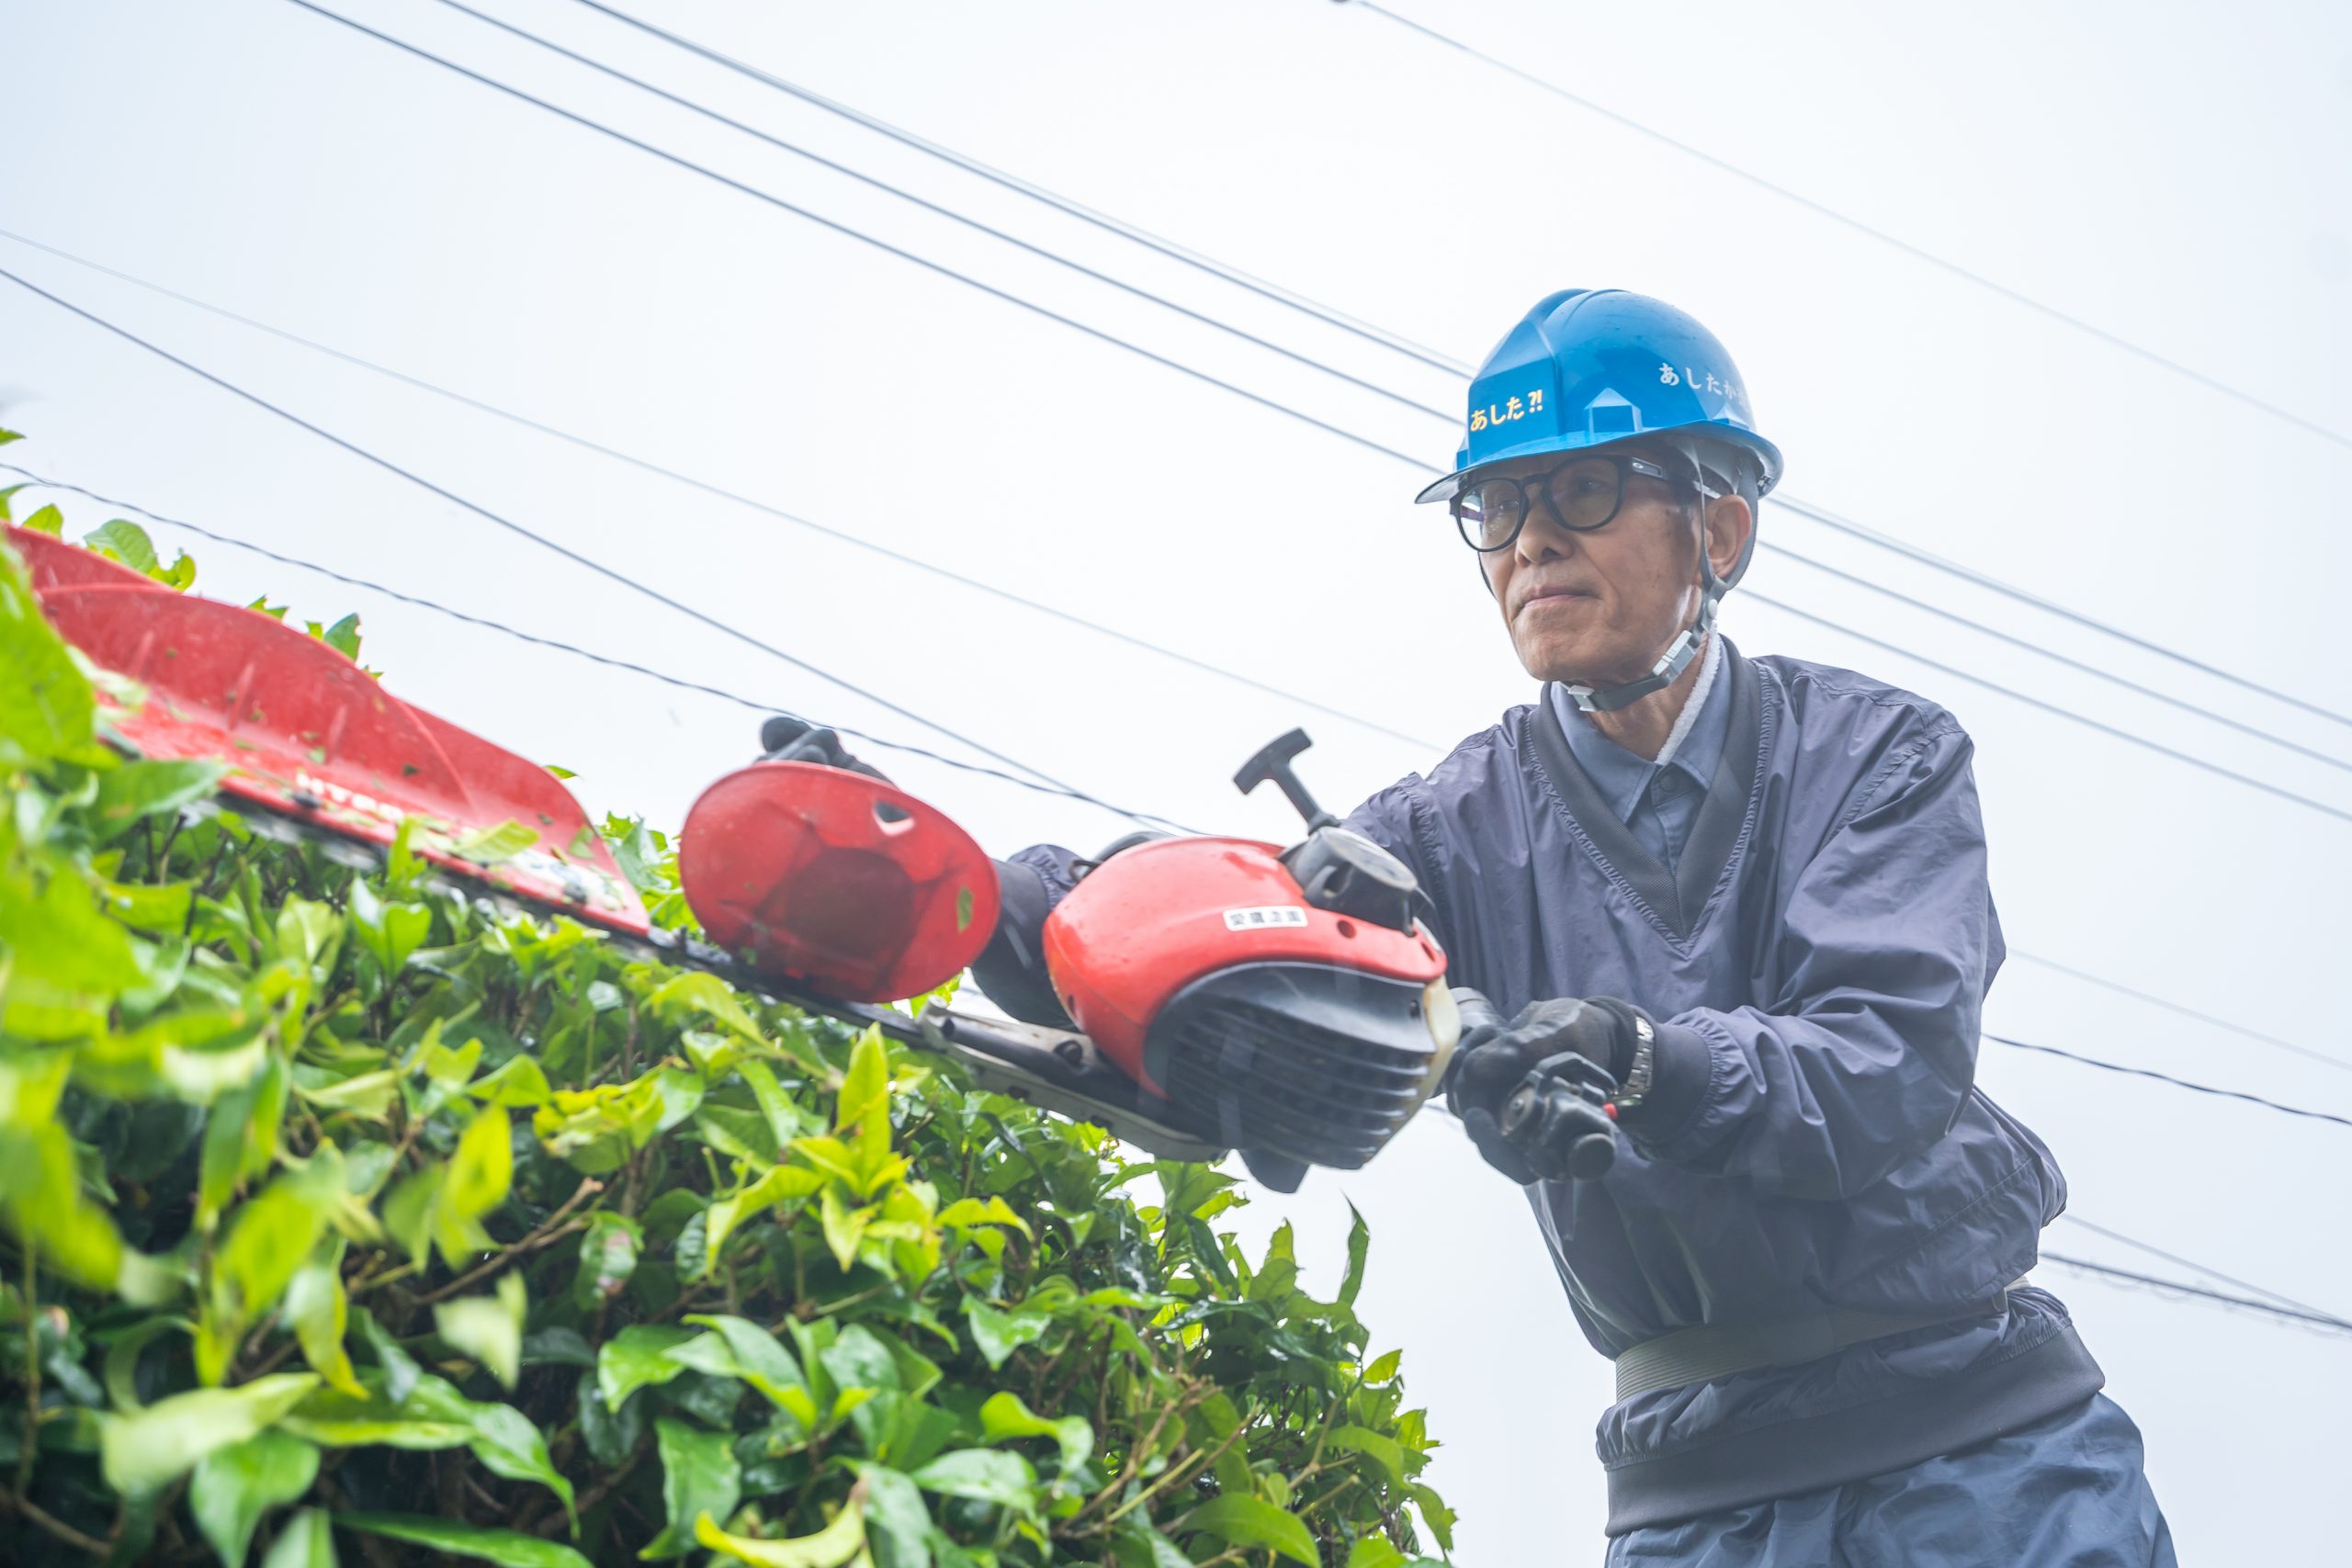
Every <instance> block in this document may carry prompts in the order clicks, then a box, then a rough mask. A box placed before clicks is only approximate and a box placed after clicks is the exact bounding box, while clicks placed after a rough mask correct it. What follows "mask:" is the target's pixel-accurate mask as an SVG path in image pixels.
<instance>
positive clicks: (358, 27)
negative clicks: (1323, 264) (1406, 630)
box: [287, 0, 2352, 822]
mask: <svg viewBox="0 0 2352 1568" xmlns="http://www.w3.org/2000/svg"><path fill="white" fill-rule="evenodd" d="M287 3H288V4H289V5H293V6H300V7H301V8H302V9H303V10H306V11H310V12H313V13H315V14H316V15H318V16H320V17H325V18H327V19H329V20H331V21H336V22H341V23H342V24H343V25H345V27H348V28H352V29H353V30H355V31H356V32H359V33H363V34H365V35H367V36H368V37H369V38H373V39H378V40H379V41H380V42H383V43H387V44H390V45H391V46H392V47H394V48H396V49H399V50H401V51H404V52H407V53H410V54H413V55H415V56H416V57H417V58H419V59H422V60H425V61H429V62H432V63H434V64H436V65H440V66H442V67H444V68H445V69H447V70H449V71H451V72H454V73H457V74H458V75H461V76H465V77H467V78H469V79H470V80H472V81H475V82H478V83H481V85H485V86H488V87H492V88H493V89H495V90H497V91H499V92H503V93H505V94H508V95H509V96H513V97H515V98H517V99H520V100H521V101H523V102H525V103H528V104H531V105H534V106H536V107H539V108H543V109H545V110H547V111H548V112H549V113H551V114H555V115H558V116H560V117H561V118H564V119H567V120H570V121H571V122H573V123H574V124H577V125H580V126H582V127H583V128H585V129H588V130H595V131H599V132H601V133H602V134H604V135H605V136H608V137H611V138H612V139H614V140H615V141H620V142H622V143H624V144H625V145H628V146H631V147H635V148H638V149H639V150H640V151H642V152H648V153H650V154H651V155H653V156H655V157H658V158H661V159H662V160H664V161H665V162H668V163H672V164H676V165H678V166H679V167H681V168H684V169H687V170H690V171H692V172H694V173H695V174H699V175H704V176H706V177H707V178H709V179H712V180H715V181H717V182H718V183H719V184H721V185H724V186H728V187H729V188H731V189H734V190H737V191H741V192H742V193H743V194H745V195H748V196H751V197H755V198H757V199H759V200H762V201H764V202H768V203H770V204H771V205H774V206H775V207H778V208H780V209H784V210H786V211H787V212H790V213H793V214H794V215H796V216H797V217H801V218H805V219H808V220H810V221H812V222H815V223H818V224H820V225H821V226H823V227H825V228H827V229H831V230H832V231H836V232H839V233H842V234H845V235H848V236H850V237H852V238H855V239H857V240H860V241H862V242H864V243H867V244H870V245H873V246H875V247H876V248H877V249H880V250H882V251H884V252H886V253H888V254H891V255H895V256H898V257H900V258H901V259H903V260H907V261H910V262H912V263H914V264H915V265H919V266H922V267H924V268H926V269H928V270H930V271H933V272H936V273H939V274H941V275H942V276H947V277H950V278H953V279H955V280H956V281H958V282H962V283H966V284H968V285H970V286H971V287H972V288H977V289H979V290H981V291H982V292H984V293H986V294H989V295H990V296H991V297H993V298H996V299H1002V300H1005V301H1007V302H1009V303H1012V304H1015V305H1018V306H1020V307H1021V308H1023V309H1024V310H1032V311H1035V313H1037V314H1039V315H1042V316H1045V317H1046V318H1047V319H1048V320H1051V321H1057V322H1059V323H1061V324H1062V325H1065V326H1068V327H1071V328H1073V329H1074V330H1076V331H1079V332H1081V333H1086V334H1087V335H1088V336H1090V337H1094V338H1097V339H1100V340H1101V341H1103V342H1105V343H1109V344H1114V345H1116V346H1118V347H1121V348H1125V349H1127V350H1129V351H1130V352H1132V353H1135V354H1136V355H1141V356H1142V357H1144V358H1146V359H1148V360H1151V361H1152V362H1154V363H1156V364H1159V365H1161V366H1164V367H1168V368H1170V369H1173V370H1177V371H1179V372H1181V373H1182V374H1184V375H1187V376H1190V377H1193V378H1196V379H1198V380H1202V381H1205V382H1207V383H1209V384H1210V385H1212V386H1215V387H1217V388H1219V389H1222V390H1225V391H1228V392H1231V393H1233V394H1234V395H1235V396H1237V397H1240V398H1244V399H1247V400H1250V402H1253V403H1256V404H1258V405H1259V406H1260V407H1261V408H1267V409H1271V410H1273V411H1274V412H1278V413H1282V414H1285V415H1287V416H1288V417H1290V418H1292V419H1295V420H1298V421H1300V422H1301V423H1306V424H1309V425H1312V426H1314V427H1315V428H1317V429H1319V430H1322V431H1325V432H1327V433H1329V434H1334V435H1338V436H1340V438H1341V439H1343V440H1346V441H1349V442H1351V443H1353V444H1354V445H1356V446H1363V447H1367V448H1369V449H1371V450H1373V451H1375V452H1378V453H1380V454H1382V455H1383V456H1385V457H1392V458H1395V459H1396V460H1397V461H1398V462H1401V463H1405V464H1407V465H1408V466H1410V467H1412V468H1417V469H1419V470H1420V471H1422V472H1425V473H1434V472H1438V471H1440V470H1437V469H1435V468H1432V467H1431V466H1430V465H1429V464H1428V463H1425V462H1423V461H1422V460H1421V459H1419V458H1418V457H1412V456H1411V455H1409V454H1408V453H1405V452H1401V451H1399V450H1397V448H1395V447H1393V446H1387V445H1385V444H1384V443H1382V442H1379V441H1376V440H1374V439H1373V438H1372V437H1370V436H1366V435H1363V434H1358V433H1356V432H1354V431H1351V430H1349V429H1347V428H1346V427H1344V426H1342V425H1338V424H1334V423H1331V422H1329V421H1328V420H1324V419H1319V418H1317V417H1316V416H1314V415H1312V414H1309V413H1306V412H1304V411H1302V410H1299V409H1295V408H1292V407H1290V406H1288V405H1286V404H1283V403H1281V402H1278V401H1276V400H1273V399H1271V398H1268V397H1265V396H1262V395H1261V394H1260V393H1257V392H1253V391H1250V389H1247V388H1244V387H1241V386H1238V385H1237V384H1236V383H1234V382H1231V381H1227V380H1224V379H1223V378H1218V377H1216V376H1212V375H1210V374H1208V373H1207V372H1205V371H1203V370H1198V369H1195V368H1193V367H1191V366H1188V365H1185V364H1183V363H1182V361H1179V360H1175V359H1170V358H1169V357H1168V356H1167V355H1161V354H1159V353H1156V352H1154V351H1152V350H1150V349H1148V348H1145V347H1143V346H1142V345H1141V344H1136V343H1134V342H1131V341H1130V340H1128V339H1125V338H1122V337H1119V336H1117V335H1116V334H1114V333H1106V332H1104V331H1103V330H1102V329H1100V328H1097V327H1092V326H1089V325H1087V324H1086V323H1084V322H1082V321H1077V320H1075V319H1074V318H1072V317H1069V316H1065V315H1063V314H1061V313H1060V312H1058V311H1056V310H1048V309H1046V307H1044V306H1042V305H1037V304H1035V303H1033V302H1031V301H1029V300H1026V299H1022V298H1021V297H1020V296H1018V295H1015V294H1012V293H1009V292H1007V291H1006V290H1004V289H1001V288H996V287H995V286H994V285H991V284H987V283H983V282H981V281H980V280H979V279H978V278H975V277H972V276H968V275H967V274H965V273H961V272H957V271H956V270H955V269H954V268H952V267H947V266H944V265H942V264H940V263H938V262H934V261H932V260H930V259H929V258H928V257H924V256H921V255H918V254H915V253H914V252H911V251H908V250H905V249H903V248H901V247H899V246H897V245H893V244H890V243H888V242H886V241H882V240H878V239H876V238H874V237H873V236H871V235H868V234H865V233H864V232H863V231H859V230H857V229H855V228H854V227H852V226H850V225H848V224H844V223H841V222H838V221H836V220H832V219H829V218H824V217H821V216H820V215H818V214H816V213H814V212H811V211H809V210H808V209H805V208H801V207H798V206H796V205H795V204H793V203H791V202H788V201H786V200H785V199H784V198H782V197H777V196H774V195H772V194H770V193H768V192H766V191H763V190H761V189H759V188H758V187H757V186H751V185H746V184H744V183H743V182H742V181H740V180H736V179H733V178H731V177H730V176H729V175H722V174H719V173H718V172H717V171H716V170H713V169H709V168H707V167H705V166H704V165H702V164H696V163H694V162H693V161H691V160H689V159H686V158H683V157H681V156H679V155H678V154H676V153H673V152H666V151H664V150H662V149H661V148H659V147H656V146H654V145H652V144H651V143H650V142H647V141H640V140H639V139H638V138H636V137H633V136H630V135H628V133H627V132H625V131H621V130H616V129H614V128H613V127H611V126H607V125H605V124H604V123H602V122H601V121H598V120H595V119H593V118H589V117H587V116H585V115H582V114H579V113H576V112H574V111H573V110H571V109H567V108H563V107H560V106H559V105H556V104H554V103H551V102H549V101H548V100H547V99H544V98H539V97H535V96H532V95H530V94H528V93H526V92H524V91H523V90H521V89H520V88H517V87H513V86H509V85H506V84H504V83H503V82H500V81H497V80H496V79H494V78H492V77H490V76H487V75H484V74H482V73H480V72H477V71H474V70H471V69H469V68H468V67H466V66H463V65H459V64H458V63H456V62H453V61H449V60H447V59H444V58H443V57H442V56H440V55H437V54H434V53H432V52H430V51H426V50H423V49H420V48H418V47H417V46H415V45H413V44H410V43H407V42H404V41H402V40H401V39H396V38H393V37H391V36H390V35H389V34H386V33H381V32H378V31H377V30H376V29H375V28H369V27H367V26H365V25H363V24H361V23H359V22H356V21H354V20H352V19H351V18H350V17H344V16H341V15H339V14H337V13H335V12H334V11H330V10H328V9H326V8H325V7H323V6H318V5H316V4H313V0H287ZM1747 592H1748V596H1749V597H1750V598H1753V599H1756V600H1758V601H1759V602H1761V603H1764V604H1772V605H1774V606H1776V607H1779V608H1781V609H1783V610H1786V611H1787V612H1788V613H1790V614H1792V615H1797V616H1799V617H1800V618H1803V619H1805V620H1809V621H1814V622H1817V623H1819V624H1820V625H1823V626H1830V627H1833V628H1835V629H1838V630H1845V631H1848V633H1849V635H1850V636H1853V637H1858V638H1860V639H1861V640H1862V641H1865V642H1869V643H1871V644H1873V645H1874V646H1878V647H1882V648H1885V649H1889V650H1891V651H1894V652H1896V653H1902V654H1904V655H1905V656H1906V657H1908V658H1911V659H1913V660H1917V662H1919V663H1921V664H1924V665H1927V666H1928V667H1929V668H1931V669H1937V670H1941V671H1947V672H1949V673H1951V674H1955V675H1958V676H1960V678H1962V679H1963V680H1968V681H1971V682H1974V683H1976V684H1978V685H1982V686H1985V687H1986V688H1987V689H1989V690H1993V691H1996V692H2000V693H2002V694H2005V695H2007V696H2011V697H2013V698H2015V699H2017V700H2018V701H2020V702H2024V703H2027V704H2029V705H2032V706H2035V707H2039V708H2041V709H2042V710H2044V711H2045V712H2048V713H2052V714H2055V715H2057V716H2061V717H2066V718H2072V719H2074V720H2075V722H2077V723H2079V724H2082V725H2085V726H2086V727H2088V728H2092V729H2096V730H2098V731H2099V732H2100V733H2102V734H2106V735H2110V736H2113V737H2116V738H2118V739H2125V740H2129V741H2131V743H2133V744H2134V745H2139V746H2143V747H2145V748H2147V749H2149V750H2154V751H2156V752H2158V753H2159V754H2162V755H2165V756H2169V757H2173V758H2175V759H2177V760H2179V761H2185V762H2188V764H2189V765H2191V766H2193V767H2197V768H2200V769H2203V770H2204V771H2206V772H2208V773H2214V774H2216V775H2218V776H2220V777H2222V778H2226V779H2232V780H2234V781H2236V782H2238V783H2240V784H2245V785H2247V786H2249V787H2250V788H2254V789H2257V790H2260V791H2262V792H2263V793H2265V794H2267V795H2275V796H2277V797H2278V798H2280V799H2282V800H2289V801H2292V802H2294V803H2296V804H2298V805H2301V806H2304V807H2309V808H2311V809H2312V810H2314V811H2317V812H2320V813H2321V814H2323V815H2324V816H2328V817H2333V818H2337V819H2338V820H2341V821H2346V822H2352V811H2346V810H2344V809H2342V808H2340V807H2334V806H2330V805H2327V804H2326V803H2325V802H2323V801H2320V800H2316V799H2314V798H2312V796H2310V795H2301V794H2298V793H2296V792H2295V791H2293V790H2290V789H2287V788H2285V787H2283V786H2281V785H2278V784H2271V783H2269V782H2267V781H2266V780H2262V779H2257V778H2255V777H2254V776H2252V775H2251V774H2247V773H2238V772H2236V771H2234V770H2233V769H2229V768H2225V767H2222V765H2221V764H2219V763H2217V762H2212V761H2207V760H2205V759H2204V758H2201V757H2198V756H2196V755H2194V754H2193V753H2190V752H2187V751H2182V750H2177V749H2176V748H2173V747H2169V746H2165V745H2164V744H2163V743H2162V742H2160V741H2155V740H2151V739H2147V738H2145V737H2143V736H2141V735H2138V734H2136V733H2134V732H2132V731H2131V730H2126V729H2122V728H2118V727H2116V726H2114V725H2109V724H2106V723H2103V722H2102V721H2100V720H2098V719H2094V718H2091V717H2089V716H2086V715H2083V714H2078V713H2076V712H2075V711H2074V710H2072V709H2070V708H2067V707H2064V706H2063V705H2059V704H2056V703H2052V702H2049V701H2047V700H2045V699H2042V698H2040V697H2034V696H2030V695H2028V694H2025V693H2022V692H2018V691H2016V690H2014V689H2013V688H2010V687H2007V686H2002V685H2000V684H1998V683H1996V682H1990V681H1986V680H1985V679H1984V678H1982V677H1980V676H1974V675H1970V674H1967V673H1966V672H1965V671H1959V670H1957V669H1954V668H1953V667H1952V666H1951V665H1948V664H1944V663H1942V662H1940V661H1939V660H1934V659H1930V658H1928V656H1927V655H1925V654H1919V653H1914V652H1911V651H1910V650H1908V649H1904V648H1902V647H1901V646H1900V645H1897V644H1894V643H1889V642H1886V641H1884V640H1883V639H1881V638H1876V637H1869V636H1867V635H1866V634H1863V633H1860V632H1854V631H1851V630H1850V629H1849V628H1847V627H1845V626H1842V624H1840V623H1838V622H1835V621H1832V620H1829V619H1828V618H1827V617H1826V616H1822V615H1815V614H1813V613H1812V612H1810V611H1805V610H1800V609H1797V608H1796V607H1795V606H1793V605H1790V604H1785V603H1784V602H1782V601H1779V600H1775V599H1772V598H1770V597H1769V596H1767V595H1765V594H1763V593H1761V592H1758V591H1757V590H1754V589H1750V590H1748V591H1747Z"/></svg>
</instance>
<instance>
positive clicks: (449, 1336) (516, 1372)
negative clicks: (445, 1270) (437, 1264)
mask: <svg viewBox="0 0 2352 1568" xmlns="http://www.w3.org/2000/svg"><path fill="white" fill-rule="evenodd" d="M524 1289H525V1287H524V1284H523V1276H522V1274H521V1272H520V1271H519V1270H515V1269H509V1270H507V1271H506V1272H505V1273H503V1274H502V1275H500V1276H499V1277H498V1285H497V1288H496V1292H495V1293H494V1294H492V1295H487V1296H460V1297H458V1299H457V1300H455V1301H447V1302H439V1303H435V1305H434V1308H433V1331H434V1332H435V1334H438V1335H439V1336H441V1337H442V1338H443V1339H445V1340H447V1341H448V1343H449V1346H450V1348H452V1349H455V1350H458V1351H461V1352H462V1353H464V1354H466V1355H469V1356H471V1357H472V1358H473V1359H475V1360H477V1361H480V1362H481V1364H482V1367H483V1369H484V1370H485V1371H488V1372H489V1373H490V1375H491V1376H492V1377H494V1378H496V1379H497V1380H498V1382H499V1385H500V1386H501V1387H503V1388H513V1387H514V1386H515V1379H516V1378H518V1377H520V1376H522V1375H523V1314H524V1310H525V1308H526V1305H527V1304H528V1303H526V1299H525V1296H524Z"/></svg>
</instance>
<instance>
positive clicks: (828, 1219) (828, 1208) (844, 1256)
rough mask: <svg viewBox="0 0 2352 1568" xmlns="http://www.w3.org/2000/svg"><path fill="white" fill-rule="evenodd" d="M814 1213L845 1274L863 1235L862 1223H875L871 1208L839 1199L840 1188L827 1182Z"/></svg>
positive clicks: (835, 1258)
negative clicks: (816, 1214)
mask: <svg viewBox="0 0 2352 1568" xmlns="http://www.w3.org/2000/svg"><path fill="white" fill-rule="evenodd" d="M817 1213H818V1217H819V1219H820V1221H821V1222H822V1223H823V1228H824V1232H825V1245H826V1246H827V1247H830V1248H831V1250H832V1254H833V1261H834V1262H836V1263H838V1264H840V1265H841V1269H842V1273H844V1274H846V1273H848V1272H849V1270H850V1267H851V1265H853V1264H854V1263H855V1262H856V1261H857V1247H858V1243H860V1242H862V1241H864V1240H865V1227H866V1226H867V1225H869V1224H873V1223H874V1211H873V1210H871V1209H852V1208H851V1207H850V1206H849V1205H848V1204H846V1203H844V1202H842V1194H841V1189H840V1188H838V1187H831V1186H829V1187H827V1188H826V1189H825V1190H824V1191H823V1193H822V1194H821V1195H820V1197H819V1199H818V1200H817Z"/></svg>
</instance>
